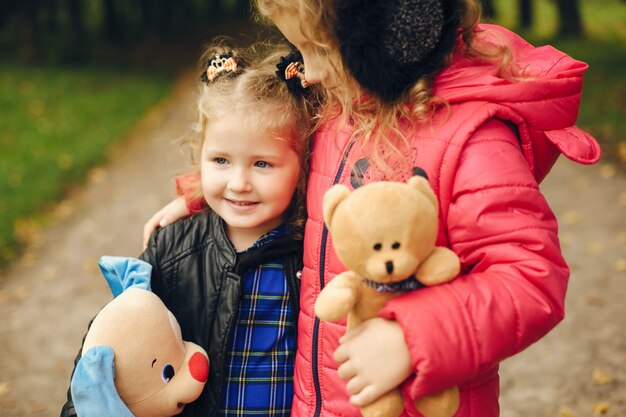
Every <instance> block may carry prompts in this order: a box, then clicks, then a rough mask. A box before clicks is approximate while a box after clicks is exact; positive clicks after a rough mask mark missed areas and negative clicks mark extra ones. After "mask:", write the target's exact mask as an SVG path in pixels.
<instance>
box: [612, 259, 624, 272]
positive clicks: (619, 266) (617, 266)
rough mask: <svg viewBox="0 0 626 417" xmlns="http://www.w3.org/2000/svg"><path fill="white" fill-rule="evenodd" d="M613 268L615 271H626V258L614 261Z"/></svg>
mask: <svg viewBox="0 0 626 417" xmlns="http://www.w3.org/2000/svg"><path fill="white" fill-rule="evenodd" d="M615 270H616V271H617V272H626V258H621V259H618V260H617V261H615Z"/></svg>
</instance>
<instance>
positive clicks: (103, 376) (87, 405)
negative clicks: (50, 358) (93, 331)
mask: <svg viewBox="0 0 626 417" xmlns="http://www.w3.org/2000/svg"><path fill="white" fill-rule="evenodd" d="M113 358H114V353H113V349H111V348H110V347H109V346H96V347H93V348H91V349H89V350H88V351H87V352H83V356H82V357H81V358H80V360H79V361H78V363H77V364H76V369H75V370H74V374H73V375H72V382H71V385H70V389H71V392H72V401H73V403H74V408H75V409H76V415H78V416H89V417H110V416H116V417H134V416H133V413H131V412H130V410H129V409H128V407H127V406H126V404H124V402H123V401H122V399H121V398H120V396H119V394H118V393H117V389H115V382H114V381H115V368H114V365H113Z"/></svg>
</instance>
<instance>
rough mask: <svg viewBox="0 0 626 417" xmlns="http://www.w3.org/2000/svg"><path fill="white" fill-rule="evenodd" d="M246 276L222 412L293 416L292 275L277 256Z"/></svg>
mask: <svg viewBox="0 0 626 417" xmlns="http://www.w3.org/2000/svg"><path fill="white" fill-rule="evenodd" d="M285 231H286V227H284V226H281V227H279V228H278V229H275V230H272V231H271V232H269V233H268V234H266V235H264V236H263V237H261V238H260V239H259V240H258V241H257V242H256V243H255V244H254V246H261V245H263V244H266V243H267V242H269V241H271V240H272V239H275V238H276V237H279V236H282V235H284V234H285ZM242 278H243V288H242V298H241V302H240V304H239V313H238V319H237V323H236V325H235V328H234V331H233V333H232V339H231V349H230V352H228V353H227V354H226V358H225V360H226V363H227V366H228V374H227V376H226V381H225V386H224V389H223V390H222V395H221V398H220V400H219V402H220V404H219V408H218V412H217V415H218V416H243V415H251V416H285V417H288V416H289V414H290V412H291V402H292V400H293V371H294V361H295V354H296V317H295V312H294V311H293V304H292V303H291V301H290V299H289V285H288V282H287V277H286V276H285V271H284V268H283V265H282V264H280V263H279V260H278V259H277V260H268V261H266V262H264V263H263V264H262V265H259V266H258V267H257V268H256V269H252V270H248V271H247V272H245V273H244V274H243V277H242ZM292 296H297V294H296V295H292Z"/></svg>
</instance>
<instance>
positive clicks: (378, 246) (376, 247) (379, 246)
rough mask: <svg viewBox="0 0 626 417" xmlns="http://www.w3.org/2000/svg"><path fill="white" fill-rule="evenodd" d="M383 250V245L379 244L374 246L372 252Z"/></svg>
mask: <svg viewBox="0 0 626 417" xmlns="http://www.w3.org/2000/svg"><path fill="white" fill-rule="evenodd" d="M382 248H383V245H381V244H380V243H376V244H375V245H374V250H381V249H382Z"/></svg>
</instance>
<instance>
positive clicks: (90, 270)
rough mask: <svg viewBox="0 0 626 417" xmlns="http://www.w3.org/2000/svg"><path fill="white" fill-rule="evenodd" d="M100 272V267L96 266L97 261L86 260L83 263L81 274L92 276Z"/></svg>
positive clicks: (93, 259)
mask: <svg viewBox="0 0 626 417" xmlns="http://www.w3.org/2000/svg"><path fill="white" fill-rule="evenodd" d="M99 271H100V267H99V266H98V259H96V258H86V259H85V260H84V261H83V273H84V274H86V275H94V274H97V273H98V272H99Z"/></svg>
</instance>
